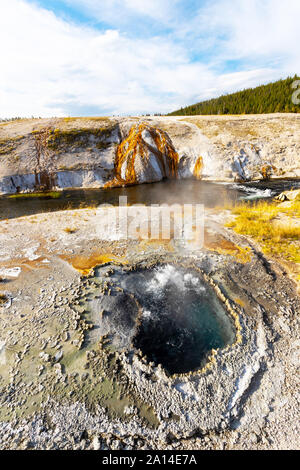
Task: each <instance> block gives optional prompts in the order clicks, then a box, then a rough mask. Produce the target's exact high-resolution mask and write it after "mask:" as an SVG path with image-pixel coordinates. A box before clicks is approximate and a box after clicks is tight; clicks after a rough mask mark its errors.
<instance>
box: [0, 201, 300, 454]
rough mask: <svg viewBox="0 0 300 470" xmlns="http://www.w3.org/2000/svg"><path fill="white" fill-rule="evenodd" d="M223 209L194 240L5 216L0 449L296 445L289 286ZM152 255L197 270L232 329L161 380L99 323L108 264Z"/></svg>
mask: <svg viewBox="0 0 300 470" xmlns="http://www.w3.org/2000/svg"><path fill="white" fill-rule="evenodd" d="M103 210H104V209H103ZM228 217H230V214H229V212H227V211H212V210H211V211H207V212H206V224H205V227H206V234H205V246H204V247H198V248H197V247H193V249H192V250H191V247H190V246H182V244H178V243H177V242H175V241H174V240H173V239H170V240H165V241H164V242H161V241H147V240H124V241H110V240H101V237H99V213H97V211H96V210H94V209H84V210H83V209H82V210H76V211H64V212H58V213H51V214H40V215H36V216H31V217H24V218H18V219H11V220H5V221H1V222H0V257H1V265H0V277H1V282H0V290H1V297H0V302H1V305H0V326H1V328H0V332H1V333H0V387H1V394H0V400H1V408H0V447H1V449H29V448H31V449H136V448H137V449H298V448H299V444H300V442H299V437H298V436H299V394H298V393H297V389H298V379H297V368H298V365H299V357H298V354H299V315H298V314H299V307H300V300H299V296H298V294H297V291H296V284H295V283H294V282H293V281H292V280H291V279H290V278H289V276H288V274H287V272H286V271H285V269H284V268H283V267H282V266H281V265H280V264H278V263H277V262H275V261H272V260H269V259H267V258H266V257H265V256H264V255H263V254H262V252H261V251H260V248H259V246H257V245H256V244H254V243H252V242H250V241H249V240H247V239H246V238H245V237H242V236H238V235H236V234H234V233H233V232H232V231H231V230H229V229H226V228H224V222H225V221H226V220H227V219H228ZM100 220H101V218H100ZM100 225H101V224H100ZM157 263H171V264H172V265H174V266H176V265H177V264H179V265H180V266H186V267H192V268H193V269H195V270H198V271H199V272H201V275H202V276H204V277H205V279H206V282H207V283H209V284H210V286H212V288H213V289H214V291H215V293H216V296H218V297H219V299H221V300H222V301H223V302H224V305H225V306H226V309H227V311H228V315H230V316H231V318H232V322H233V324H234V325H235V328H236V332H237V333H236V341H235V343H234V344H233V345H232V346H230V347H228V348H227V349H225V350H217V351H213V352H212V354H211V356H210V358H209V361H208V363H207V366H206V367H204V368H203V369H202V370H199V371H196V372H195V373H193V374H185V375H180V376H176V375H175V376H169V375H168V374H167V373H166V372H165V371H164V370H163V369H162V368H161V367H160V366H158V367H155V366H154V365H153V364H149V363H148V362H147V360H146V358H144V357H142V356H141V355H140V354H138V352H137V351H135V350H134V349H132V348H129V349H127V350H125V351H123V352H122V351H119V350H115V348H113V347H112V345H111V344H110V342H109V338H107V337H105V336H101V335H100V337H99V334H98V333H97V329H95V325H96V323H97V321H98V323H99V318H95V315H97V311H96V313H95V309H94V308H93V307H94V306H95V305H97V302H98V301H99V299H100V300H101V298H103V297H106V296H110V295H115V294H116V293H117V292H118V289H119V286H118V285H115V283H114V282H113V279H112V270H113V268H114V266H119V265H121V266H124V268H125V269H135V268H136V267H137V266H138V267H140V266H143V267H150V266H153V265H155V264H157ZM96 265H101V266H102V269H101V275H98V276H96V275H95V272H94V271H93V270H92V271H90V269H91V268H93V267H95V266H96ZM100 314H101V312H99V316H100ZM95 320H96V321H95Z"/></svg>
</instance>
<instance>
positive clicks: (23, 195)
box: [8, 191, 61, 199]
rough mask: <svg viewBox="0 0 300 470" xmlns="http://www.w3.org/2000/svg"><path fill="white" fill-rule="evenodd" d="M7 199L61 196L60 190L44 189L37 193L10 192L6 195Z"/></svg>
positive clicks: (57, 197)
mask: <svg viewBox="0 0 300 470" xmlns="http://www.w3.org/2000/svg"><path fill="white" fill-rule="evenodd" d="M8 197H9V199H35V198H42V199H45V198H46V199H59V198H60V197H61V192H60V191H45V192H39V193H18V194H11V195H10V196H8Z"/></svg>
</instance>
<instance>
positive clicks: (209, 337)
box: [113, 264, 235, 374]
mask: <svg viewBox="0 0 300 470" xmlns="http://www.w3.org/2000/svg"><path fill="white" fill-rule="evenodd" d="M113 278H114V282H115V279H117V281H118V284H119V285H120V286H121V287H122V288H123V289H124V291H125V292H130V293H132V294H134V296H135V298H136V299H137V300H138V302H139V304H140V305H141V308H142V312H141V315H140V322H139V324H138V327H137V330H135V332H134V334H133V338H132V343H133V346H134V347H135V348H136V349H140V350H141V351H142V353H143V354H144V355H145V356H146V357H147V359H148V361H149V362H154V364H155V365H158V364H162V366H163V367H164V368H165V369H166V370H167V371H168V372H169V373H170V374H174V373H187V372H190V371H194V370H197V369H199V368H202V367H203V366H204V365H205V363H206V362H207V357H208V356H209V353H210V352H211V350H212V349H219V348H220V349H221V348H224V347H226V346H227V345H228V344H232V343H234V341H235V330H234V327H233V324H232V321H231V318H230V317H229V316H228V313H227V311H226V309H225V307H224V306H223V304H222V303H221V302H220V301H219V299H218V298H217V296H216V294H215V292H214V290H213V288H212V287H211V286H210V285H208V284H207V283H205V281H204V279H202V277H201V274H200V273H198V271H196V270H194V269H187V268H184V267H181V266H177V265H172V264H166V265H162V266H157V267H155V268H151V269H139V270H136V271H129V272H120V271H119V272H117V271H116V272H115V274H114V276H113Z"/></svg>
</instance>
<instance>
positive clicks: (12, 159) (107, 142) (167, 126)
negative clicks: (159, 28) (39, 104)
mask: <svg viewBox="0 0 300 470" xmlns="http://www.w3.org/2000/svg"><path fill="white" fill-rule="evenodd" d="M299 136H300V115H297V114H295V115H291V114H283V115H262V116H229V117H228V116H195V117H190V118H189V117H187V118H184V119H183V118H181V117H180V118H179V117H172V118H171V117H149V118H143V119H142V120H141V119H138V118H118V119H117V118H71V119H69V118H68V119H41V120H24V121H15V122H12V123H4V124H0V193H2V194H5V193H15V192H18V191H25V192H26V191H33V190H43V189H54V188H57V189H64V188H101V187H111V186H114V185H127V184H138V183H144V182H155V181H160V180H162V179H163V178H191V177H197V178H202V179H208V180H217V181H234V180H239V181H240V180H242V181H246V180H253V179H263V178H269V177H272V178H280V177H289V178H291V177H296V178H297V177H300V138H299Z"/></svg>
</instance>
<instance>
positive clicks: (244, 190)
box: [0, 180, 300, 219]
mask: <svg viewBox="0 0 300 470" xmlns="http://www.w3.org/2000/svg"><path fill="white" fill-rule="evenodd" d="M299 185H300V183H299V180H298V181H288V180H285V181H284V180H282V181H272V182H258V183H249V184H243V185H239V184H216V183H211V182H206V181H197V180H166V181H161V182H159V183H151V184H142V185H136V186H130V187H126V188H112V189H88V190H80V189H74V190H66V191H62V193H61V195H60V197H59V198H58V199H49V198H47V197H45V198H24V199H22V198H18V199H10V198H9V197H8V196H3V197H0V219H7V218H15V217H22V216H25V215H33V214H38V213H43V212H53V211H60V210H66V209H78V208H84V207H89V206H98V205H99V204H104V203H106V204H113V205H117V204H118V202H119V196H127V198H128V204H148V205H149V204H163V203H165V204H176V203H178V204H204V205H205V206H206V207H208V208H213V207H216V206H222V205H224V204H225V203H226V202H235V201H237V200H240V199H241V198H243V197H246V198H247V197H248V196H250V199H254V198H255V197H273V196H274V195H276V194H279V193H280V192H281V191H283V190H285V189H291V188H293V187H299ZM269 190H270V191H269Z"/></svg>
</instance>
